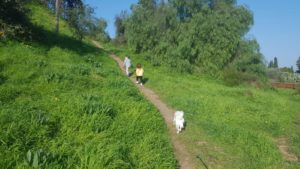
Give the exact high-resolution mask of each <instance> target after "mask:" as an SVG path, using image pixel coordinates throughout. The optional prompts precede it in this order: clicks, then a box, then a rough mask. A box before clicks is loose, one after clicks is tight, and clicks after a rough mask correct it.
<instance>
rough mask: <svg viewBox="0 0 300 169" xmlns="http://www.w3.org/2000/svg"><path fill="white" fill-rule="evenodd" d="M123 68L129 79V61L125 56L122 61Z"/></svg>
mask: <svg viewBox="0 0 300 169" xmlns="http://www.w3.org/2000/svg"><path fill="white" fill-rule="evenodd" d="M124 66H125V72H126V75H127V76H128V77H129V76H130V73H129V68H130V66H131V60H130V59H129V57H128V56H126V57H125V59H124Z"/></svg>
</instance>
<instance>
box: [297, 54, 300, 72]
mask: <svg viewBox="0 0 300 169" xmlns="http://www.w3.org/2000/svg"><path fill="white" fill-rule="evenodd" d="M296 65H297V67H298V71H297V72H298V73H300V57H299V58H298V60H297V63H296Z"/></svg>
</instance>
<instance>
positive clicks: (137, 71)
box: [135, 64, 144, 86]
mask: <svg viewBox="0 0 300 169" xmlns="http://www.w3.org/2000/svg"><path fill="white" fill-rule="evenodd" d="M135 74H136V83H137V84H138V83H139V84H140V85H141V86H143V75H144V69H143V68H142V65H141V64H137V65H136V69H135Z"/></svg>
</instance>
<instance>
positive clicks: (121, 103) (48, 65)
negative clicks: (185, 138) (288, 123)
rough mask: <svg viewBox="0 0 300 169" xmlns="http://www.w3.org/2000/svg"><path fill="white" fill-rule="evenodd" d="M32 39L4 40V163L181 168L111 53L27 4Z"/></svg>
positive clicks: (0, 57) (156, 118)
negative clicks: (56, 28)
mask: <svg viewBox="0 0 300 169" xmlns="http://www.w3.org/2000/svg"><path fill="white" fill-rule="evenodd" d="M29 8H30V9H31V10H32V12H31V14H30V18H31V21H32V23H34V24H35V26H36V28H35V29H36V30H38V31H39V35H40V36H39V37H38V38H37V39H36V38H35V39H34V40H33V41H31V42H16V41H6V42H0V107H1V109H0V152H1V153H0V159H1V160H0V168H32V167H33V168H64V169H65V168H95V169H96V168H97V169H101V168H106V169H108V168H139V169H142V168H164V169H165V168H176V165H177V164H176V161H175V159H174V155H173V152H172V147H171V144H170V142H169V137H168V136H167V132H166V126H165V124H164V122H163V119H162V117H161V116H160V114H159V113H158V111H157V110H156V109H155V108H154V107H153V106H152V105H151V104H149V103H148V102H147V101H146V100H145V99H144V97H143V96H142V95H141V94H140V93H139V92H138V90H137V89H136V88H135V87H134V86H133V85H132V83H131V82H130V81H129V80H128V79H127V78H126V77H125V76H124V75H123V74H122V73H121V72H120V71H119V69H118V66H117V65H116V63H114V62H113V60H112V59H110V58H109V57H108V54H107V53H106V52H105V51H102V50H100V49H97V48H95V47H94V46H92V45H91V44H90V43H89V42H88V41H87V40H86V41H85V42H79V41H77V40H75V39H74V38H73V37H72V36H71V34H72V31H71V29H70V28H69V27H68V26H67V24H66V23H64V22H63V21H62V22H61V29H60V31H61V33H60V35H56V34H55V33H54V24H53V22H54V17H53V15H52V14H51V12H49V11H47V10H46V9H44V8H42V7H40V6H37V5H29Z"/></svg>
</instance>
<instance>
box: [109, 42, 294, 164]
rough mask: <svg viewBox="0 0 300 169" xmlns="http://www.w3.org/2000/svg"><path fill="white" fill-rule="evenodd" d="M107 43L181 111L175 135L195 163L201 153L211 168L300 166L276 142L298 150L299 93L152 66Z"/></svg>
mask: <svg viewBox="0 0 300 169" xmlns="http://www.w3.org/2000/svg"><path fill="white" fill-rule="evenodd" d="M107 48H109V49H110V50H111V51H114V52H115V53H116V54H118V55H119V56H121V58H123V57H124V56H125V55H129V56H131V59H132V61H133V63H134V64H136V63H138V62H139V63H142V65H143V66H144V70H145V78H147V82H146V84H145V85H146V86H147V87H150V88H152V89H154V90H155V91H156V92H157V93H158V94H159V95H160V97H161V98H162V99H163V100H164V101H165V102H167V103H168V104H169V105H170V106H172V107H173V108H175V109H177V110H183V111H184V112H185V113H186V114H185V118H186V121H187V126H186V130H185V131H184V132H183V133H182V134H181V135H180V136H179V138H180V139H181V140H182V141H183V142H184V143H186V146H187V147H188V149H189V151H190V152H191V153H192V155H193V156H194V160H195V161H196V162H197V164H198V167H199V168H204V167H203V164H202V163H201V160H200V158H201V159H202V160H203V161H204V163H206V165H208V166H209V168H213V169H221V168H222V169H228V168H230V169H237V168H240V169H295V168H300V163H299V162H289V161H285V160H284V159H283V157H282V155H281V153H280V151H279V149H278V147H277V145H276V144H277V143H276V140H278V139H279V138H285V139H287V141H288V146H289V151H290V152H291V153H293V154H294V155H296V156H300V125H299V122H300V104H299V103H300V95H299V94H296V92H295V91H293V90H281V89H257V88H254V87H250V86H239V87H228V86H226V85H224V82H222V81H218V80H213V79H211V78H209V77H207V76H205V75H188V74H180V73H176V72H174V71H172V70H170V69H168V68H165V67H153V66H151V65H150V64H149V63H148V62H147V60H145V59H143V55H142V54H140V55H137V54H133V52H132V51H130V50H127V49H125V48H123V49H121V48H120V47H113V46H109V45H108V46H107ZM174 91H175V92H174ZM197 157H198V158H197ZM199 157H200V158H199Z"/></svg>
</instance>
